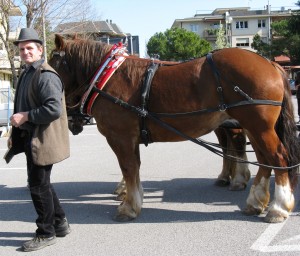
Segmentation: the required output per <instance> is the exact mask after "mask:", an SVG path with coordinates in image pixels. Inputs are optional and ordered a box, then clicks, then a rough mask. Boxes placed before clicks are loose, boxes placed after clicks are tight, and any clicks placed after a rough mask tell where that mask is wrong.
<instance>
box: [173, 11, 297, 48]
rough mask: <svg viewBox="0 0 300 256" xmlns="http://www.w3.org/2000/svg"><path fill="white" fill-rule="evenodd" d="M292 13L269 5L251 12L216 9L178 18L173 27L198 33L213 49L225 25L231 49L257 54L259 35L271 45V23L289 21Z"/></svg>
mask: <svg viewBox="0 0 300 256" xmlns="http://www.w3.org/2000/svg"><path fill="white" fill-rule="evenodd" d="M293 12H294V10H291V9H286V8H285V7H281V9H280V10H274V11H273V10H271V6H269V5H267V6H266V8H265V9H264V10H251V9H250V7H236V8H217V9H215V10H214V11H213V12H212V13H209V14H200V13H196V14H195V15H194V17H191V18H185V19H176V20H175V21H174V23H173V25H172V28H174V27H179V28H184V29H186V30H188V31H192V32H195V33H196V34H198V35H199V36H200V37H201V38H203V39H206V40H207V41H209V42H210V43H211V44H212V45H213V46H214V44H215V42H216V39H217V36H216V31H217V29H219V27H220V24H222V26H223V28H225V36H226V40H227V43H228V46H230V47H240V48H243V49H247V50H250V51H255V50H254V49H253V48H251V44H252V42H253V37H254V36H255V35H256V34H258V35H260V37H261V39H262V40H263V41H264V42H266V43H267V42H270V40H271V39H272V33H271V26H270V25H271V24H272V22H274V21H278V20H281V19H286V18H287V17H290V16H291V15H292V13H293Z"/></svg>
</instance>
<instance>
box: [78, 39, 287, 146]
mask: <svg viewBox="0 0 300 256" xmlns="http://www.w3.org/2000/svg"><path fill="white" fill-rule="evenodd" d="M118 48H119V49H120V50H118ZM123 53H124V48H123V46H122V45H120V44H119V45H118V47H117V46H115V47H113V48H112V50H111V51H110V52H109V54H108V58H109V59H112V60H114V58H117V60H118V59H119V58H120V57H122V59H121V61H120V60H119V61H117V62H118V63H120V65H121V64H122V62H123V61H125V59H126V58H129V57H130V56H128V55H123ZM206 59H207V61H208V63H209V65H210V67H211V69H212V71H213V74H214V77H215V80H216V90H217V93H218V96H219V105H218V106H216V107H215V108H209V109H200V110H196V111H191V112H184V113H152V112H149V111H148V103H149V95H150V89H151V83H152V80H153V77H154V75H155V73H156V71H157V69H158V68H159V66H160V65H174V62H160V61H157V60H153V61H152V62H151V63H150V65H149V67H148V69H147V72H146V74H145V79H144V83H143V85H142V88H141V106H140V107H136V106H132V105H130V104H128V103H127V102H124V101H122V100H121V99H118V98H116V97H114V96H112V95H109V94H108V93H106V92H104V91H103V90H102V88H103V87H99V86H97V84H99V83H97V82H98V81H99V80H101V76H100V75H101V72H103V70H105V68H106V66H105V67H103V66H100V68H99V71H98V72H99V73H97V74H96V75H95V76H96V77H97V78H96V79H93V81H92V83H91V84H90V87H89V89H88V92H86V93H85V94H84V96H83V99H82V101H81V107H80V111H81V114H84V115H85V114H86V113H84V110H86V105H88V106H89V111H87V112H88V113H87V114H88V115H91V108H92V104H91V103H89V98H91V97H90V94H92V95H93V97H92V99H93V102H94V100H95V99H96V98H97V96H98V95H99V94H100V95H101V96H103V97H104V98H106V99H108V100H110V101H112V102H114V103H115V104H118V105H120V106H122V107H124V108H126V109H129V110H131V111H133V112H135V113H137V114H138V116H139V117H140V136H141V140H142V142H143V143H144V144H145V146H147V145H148V144H149V143H151V142H152V141H151V134H150V131H149V130H148V128H147V123H146V121H147V117H150V118H151V119H152V120H154V121H157V122H159V124H160V125H161V126H163V127H165V128H167V129H169V130H173V131H174V132H176V133H177V134H178V135H180V136H182V137H184V138H186V137H187V136H186V135H184V134H182V133H180V132H179V131H177V130H176V131H175V130H174V128H170V126H169V125H167V124H165V123H163V122H162V121H161V120H160V118H161V117H169V118H175V117H180V116H195V115H199V114H203V113H212V112H217V111H225V110H226V109H229V108H233V107H238V106H244V105H273V106H281V105H282V102H279V101H273V100H257V99H252V98H251V97H250V96H249V95H248V94H246V93H245V92H244V91H243V90H241V89H240V88H239V87H238V86H237V85H233V84H232V83H231V82H230V81H229V84H230V85H232V86H233V90H234V91H235V92H237V93H239V94H240V95H241V96H243V97H244V98H245V100H241V101H238V102H234V103H230V104H226V103H225V101H224V94H223V87H222V83H221V75H220V72H219V70H218V69H217V67H216V65H215V63H214V61H213V58H212V53H208V54H207V56H206ZM105 63H106V65H108V66H109V64H108V62H107V61H105ZM177 64H178V63H177ZM118 67H119V65H118V66H117V67H116V68H115V69H117V68H118ZM111 75H112V74H110V76H111ZM110 76H109V77H108V79H109V78H110ZM108 79H107V80H106V81H105V83H104V84H106V82H107V81H108ZM222 79H223V80H224V77H222ZM162 123H163V124H162ZM187 139H189V140H191V138H187Z"/></svg>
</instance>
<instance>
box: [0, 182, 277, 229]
mask: <svg viewBox="0 0 300 256" xmlns="http://www.w3.org/2000/svg"><path fill="white" fill-rule="evenodd" d="M251 183H252V181H250V183H249V184H251ZM272 183H273V181H271V184H272ZM142 184H143V187H144V205H143V206H144V208H143V209H142V213H141V215H140V216H139V217H138V218H137V219H136V220H134V222H136V223H168V222H200V221H214V220H237V221H253V222H257V221H260V220H259V218H257V217H248V216H244V215H243V214H242V213H241V212H240V211H233V212H228V209H225V207H228V206H230V205H234V206H237V207H238V208H239V209H242V208H243V207H244V206H245V202H246V198H247V196H248V193H249V186H250V185H249V186H248V188H247V189H246V190H245V191H229V190H228V189H227V188H221V187H216V186H215V185H214V180H213V179H196V178H194V179H190V178H187V179H186V178H182V179H173V180H166V181H144V182H142ZM53 185H54V187H55V190H56V192H57V194H58V196H59V198H60V199H61V202H62V205H63V207H64V209H65V211H66V213H67V216H68V218H69V220H70V222H71V223H76V224H103V223H106V224H108V223H111V224H114V223H116V222H114V221H113V220H112V218H113V216H114V214H115V213H116V207H117V206H118V205H119V203H120V202H117V201H115V195H113V194H112V191H113V190H114V189H115V186H116V183H114V182H65V183H55V184H53ZM157 192H159V193H157ZM271 194H273V191H271ZM0 201H1V203H0V212H1V215H0V221H24V222H32V221H33V220H34V218H35V217H34V216H35V212H34V209H33V205H32V202H31V198H30V194H29V190H28V189H27V188H26V187H22V188H20V187H18V188H8V187H6V186H4V185H0ZM163 203H168V205H169V204H173V206H172V209H160V208H159V205H160V204H163ZM184 203H187V204H204V205H208V206H212V207H213V206H216V211H214V212H211V211H209V212H208V211H207V212H205V211H199V210H193V208H192V209H191V206H188V207H187V208H186V209H187V210H186V211H185V210H184V211H182V207H181V209H179V210H178V211H177V210H176V204H178V205H179V204H184ZM152 204H155V205H154V206H152ZM174 204H175V205H174ZM223 207H224V209H223V210H222V208H223ZM162 208H166V207H164V206H162ZM174 209H175V210H174ZM197 209H199V207H197Z"/></svg>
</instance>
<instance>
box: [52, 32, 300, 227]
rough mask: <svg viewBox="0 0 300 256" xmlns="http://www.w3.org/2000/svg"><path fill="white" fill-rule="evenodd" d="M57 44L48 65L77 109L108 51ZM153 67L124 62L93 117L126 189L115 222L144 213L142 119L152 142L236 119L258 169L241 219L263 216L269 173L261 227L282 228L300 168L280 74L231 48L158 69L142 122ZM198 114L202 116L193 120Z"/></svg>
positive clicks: (95, 45)
mask: <svg viewBox="0 0 300 256" xmlns="http://www.w3.org/2000/svg"><path fill="white" fill-rule="evenodd" d="M55 44H56V49H55V50H54V52H53V55H52V58H51V60H50V61H49V63H50V64H51V65H52V66H53V67H54V68H55V69H56V70H57V72H58V73H59V74H60V75H61V77H62V79H63V81H64V84H65V93H66V100H67V103H68V105H75V104H76V103H77V102H78V101H79V100H80V98H81V97H82V95H84V94H85V95H86V91H87V89H88V88H90V86H89V85H88V82H89V80H90V79H91V78H92V77H93V75H94V73H95V71H96V70H98V68H99V66H100V65H101V63H103V61H104V59H105V56H106V55H107V54H108V53H109V52H110V50H111V48H112V46H111V45H107V44H104V43H100V42H94V41H87V40H80V39H76V40H64V39H63V38H62V37H61V36H58V35H56V38H55ZM210 56H211V55H210ZM114 58H119V56H114ZM151 63H152V61H151V60H145V59H140V58H137V57H135V58H134V57H132V56H129V57H128V58H126V60H125V61H124V63H123V64H122V65H121V66H120V67H119V68H118V69H117V70H116V71H115V73H114V74H113V75H112V77H111V78H110V80H109V81H108V82H107V84H106V86H105V88H104V89H103V91H102V93H101V94H100V96H98V97H97V98H96V100H95V102H94V105H93V107H92V110H91V112H92V116H93V117H94V118H95V120H96V122H97V127H98V130H99V131H100V132H101V133H102V134H103V135H104V136H105V137H106V139H107V142H108V143H109V145H110V147H111V148H112V150H113V151H114V152H115V154H116V156H117V158H118V161H119V165H120V167H121V170H122V174H123V177H124V179H125V182H126V187H127V193H126V196H125V198H124V200H123V202H122V203H121V204H120V206H119V207H118V210H117V214H116V217H115V218H116V220H118V221H128V220H131V219H134V218H136V217H137V216H138V215H139V213H140V211H141V208H142V202H143V188H142V186H141V183H140V175H139V168H140V164H141V162H140V151H139V145H140V143H141V136H140V123H141V116H144V117H145V118H146V123H147V128H148V131H149V132H150V134H151V140H152V142H175V141H183V140H186V139H187V138H198V137H200V136H202V135H204V134H207V133H209V132H211V131H213V130H215V129H216V128H217V127H218V126H219V125H220V124H221V123H222V122H223V121H224V120H227V119H230V118H234V119H236V120H238V121H239V123H240V124H241V126H242V127H243V128H244V129H245V131H246V133H247V136H248V138H249V140H250V142H251V144H252V146H253V148H254V150H255V153H256V157H257V160H258V162H259V163H260V164H261V166H260V167H259V171H258V173H257V175H256V177H255V179H254V182H253V185H252V187H251V190H250V194H249V196H248V199H247V206H246V209H245V210H244V212H245V213H246V214H249V215H256V214H259V213H262V212H263V211H264V210H265V208H266V207H267V205H268V202H269V199H270V194H269V182H270V176H271V171H272V169H274V173H275V193H274V198H273V201H272V203H271V204H270V205H269V208H268V213H267V215H266V217H265V220H266V221H267V222H282V221H283V220H284V219H285V218H287V217H288V213H289V212H290V211H291V210H292V209H293V207H294V196H293V189H294V186H295V184H296V182H295V180H296V172H297V170H298V166H295V165H297V164H298V163H299V160H300V154H299V143H298V141H297V137H296V124H295V122H294V119H293V107H292V103H291V98H290V91H289V86H288V81H287V79H286V77H285V74H284V72H283V71H282V70H281V69H280V68H279V67H278V66H276V65H275V64H273V63H271V62H270V61H268V60H266V59H264V58H262V57H260V56H259V55H257V54H255V53H252V52H249V51H244V50H241V49H234V48H228V49H223V50H220V51H216V52H214V53H213V54H212V58H205V57H202V58H198V59H195V60H192V61H188V62H184V63H181V64H178V65H172V66H160V67H159V68H158V70H157V71H156V73H155V75H154V77H153V80H152V85H151V90H150V94H149V104H148V110H149V112H148V113H146V114H147V115H144V114H145V112H138V110H139V106H140V105H141V92H142V89H141V88H142V84H143V80H144V77H145V74H146V71H147V68H148V67H149V65H150V64H151ZM120 105H121V106H120ZM122 106H123V107H122ZM127 108H129V109H131V110H133V111H129V110H128V109H127ZM134 110H135V111H134ZM198 110H207V111H203V113H198V112H197V111H198ZM150 111H151V112H150ZM195 112H197V114H187V115H180V116H179V117H177V118H174V117H173V116H170V115H168V114H174V113H195ZM200 112H201V111H200ZM137 113H139V115H137ZM151 113H152V114H151ZM155 113H156V114H155ZM157 113H160V115H159V114H157ZM161 113H167V114H161ZM159 119H161V120H162V121H163V122H164V123H163V124H162V123H160V121H159ZM165 127H168V128H169V129H170V130H169V129H166V128H165ZM176 131H180V133H178V132H176ZM182 134H184V136H182ZM187 136H188V137H187ZM289 166H292V167H293V168H288V167H289Z"/></svg>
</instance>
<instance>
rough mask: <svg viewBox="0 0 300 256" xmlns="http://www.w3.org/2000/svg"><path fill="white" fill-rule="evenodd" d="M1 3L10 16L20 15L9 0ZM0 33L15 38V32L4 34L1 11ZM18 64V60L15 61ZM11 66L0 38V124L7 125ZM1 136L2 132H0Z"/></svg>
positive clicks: (11, 97) (10, 99)
mask: <svg viewBox="0 0 300 256" xmlns="http://www.w3.org/2000/svg"><path fill="white" fill-rule="evenodd" d="M1 4H2V5H4V4H7V6H10V12H9V15H10V16H22V12H21V10H20V8H19V7H17V6H14V5H13V4H12V2H11V1H10V0H1ZM0 21H1V22H0V24H1V25H0V33H1V35H2V36H3V37H4V39H5V40H11V41H14V40H15V39H16V38H17V34H18V33H17V32H15V33H14V32H10V33H9V35H8V38H7V36H6V31H5V26H6V23H5V22H6V20H5V19H3V13H2V12H0ZM15 63H16V64H19V63H20V61H16V62H15ZM11 76H12V72H11V66H10V62H9V60H8V54H7V50H6V48H5V44H4V42H3V41H2V40H1V39H0V126H5V125H7V127H8V126H9V116H10V115H11V114H12V111H13V92H12V90H11V80H12V79H11ZM1 136H2V133H1Z"/></svg>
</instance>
